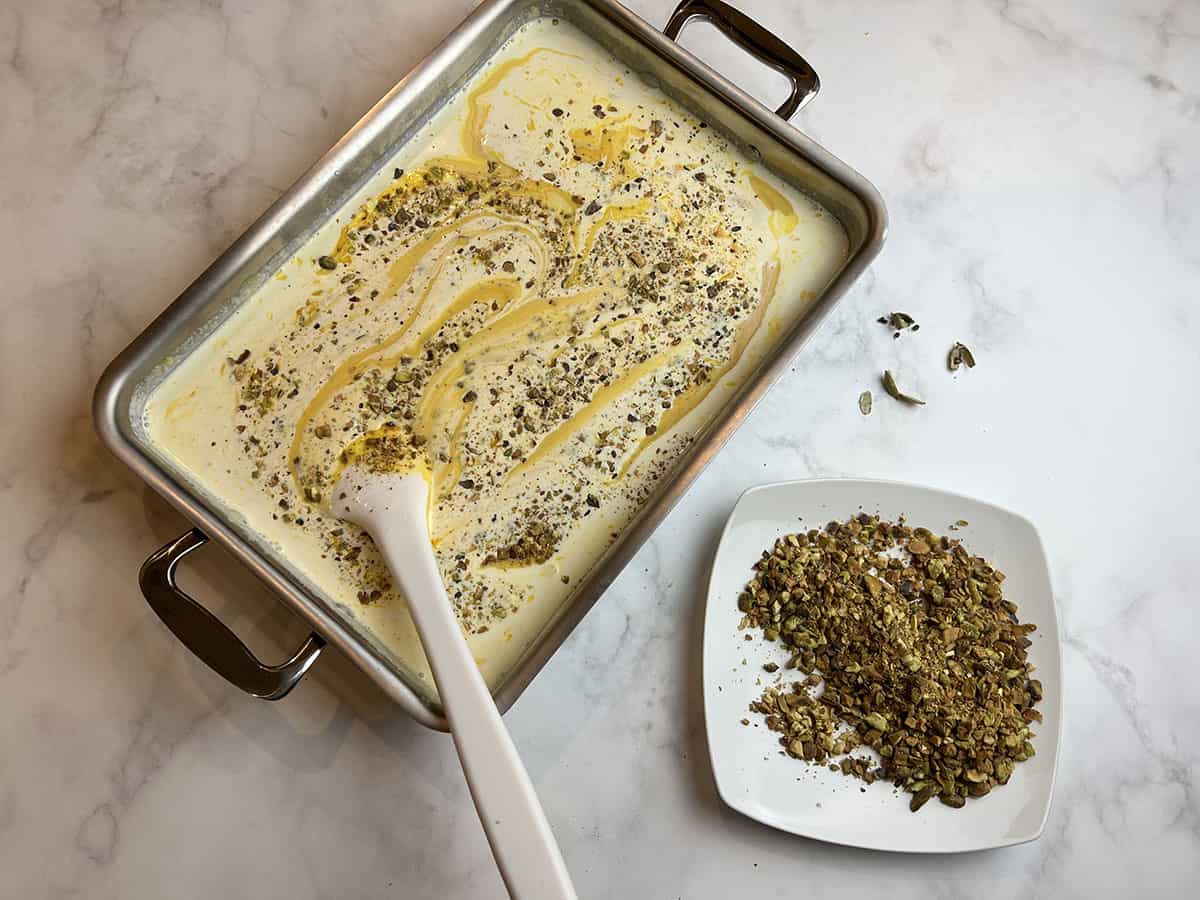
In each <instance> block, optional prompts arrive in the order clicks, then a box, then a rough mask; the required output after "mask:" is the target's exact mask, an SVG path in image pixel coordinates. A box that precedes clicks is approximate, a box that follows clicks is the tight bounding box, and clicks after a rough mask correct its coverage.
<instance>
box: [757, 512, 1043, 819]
mask: <svg viewBox="0 0 1200 900" xmlns="http://www.w3.org/2000/svg"><path fill="white" fill-rule="evenodd" d="M755 571H756V574H755V577H754V579H753V580H752V581H751V582H750V583H749V585H747V587H746V590H745V591H743V592H742V594H741V597H740V598H739V601H738V605H739V607H740V609H741V610H742V612H744V613H745V614H746V615H745V618H744V620H743V625H744V626H746V627H757V628H761V629H762V630H763V634H764V636H765V638H766V639H767V640H770V641H776V640H778V641H781V642H782V643H783V644H784V645H785V646H787V647H788V648H789V649H790V650H791V651H792V657H791V659H790V660H789V661H788V663H787V665H786V668H789V669H794V670H798V671H800V672H802V673H804V674H805V675H807V676H808V677H807V678H806V679H804V680H801V681H797V682H795V683H793V684H792V685H790V686H772V687H769V688H767V690H766V691H765V692H764V694H763V695H762V697H761V698H760V699H759V700H757V701H755V702H754V703H753V704H751V709H752V710H753V711H755V712H759V713H762V714H764V715H765V716H766V717H767V725H768V727H769V728H771V729H772V730H773V731H777V732H779V733H780V734H781V735H782V737H781V738H780V743H781V744H782V745H783V747H784V749H785V750H786V752H787V753H788V754H789V755H791V756H793V757H796V758H798V759H805V760H808V761H810V762H814V763H826V762H829V761H830V759H831V758H833V757H836V756H840V755H842V754H844V753H847V752H849V751H850V750H852V749H854V748H855V747H856V746H867V747H870V748H872V749H874V750H875V751H876V752H877V753H878V754H879V756H880V758H881V760H882V762H881V764H880V765H879V766H878V767H877V768H876V767H874V766H872V765H867V764H866V763H865V761H864V760H862V758H861V757H860V758H848V759H846V760H843V761H842V763H841V764H840V765H839V769H841V770H842V771H846V773H847V774H851V775H856V776H859V777H863V778H864V780H868V781H870V780H874V779H875V778H876V777H881V778H888V779H890V780H892V781H893V782H894V783H895V784H896V786H897V787H899V788H901V789H903V790H905V791H908V792H910V793H911V794H912V795H913V797H912V801H911V803H910V808H911V809H912V810H913V811H914V812H915V811H916V810H918V809H920V808H921V806H923V805H924V804H925V803H926V802H927V801H928V800H929V799H930V798H931V797H934V796H936V797H937V798H938V799H939V800H941V802H942V803H944V804H946V805H947V806H951V807H955V808H958V807H961V806H963V805H964V804H965V803H966V800H967V798H968V797H982V796H984V795H985V794H987V793H988V792H989V791H991V789H992V788H993V787H995V786H996V785H1002V784H1005V783H1006V782H1007V781H1008V779H1009V777H1010V776H1011V775H1012V772H1013V768H1014V767H1015V766H1016V764H1017V763H1018V762H1022V761H1024V760H1026V759H1029V758H1030V757H1031V756H1033V754H1034V750H1033V744H1032V743H1031V739H1032V737H1033V733H1032V731H1031V730H1030V725H1031V723H1033V722H1037V721H1041V714H1040V713H1039V712H1038V711H1037V710H1036V709H1034V705H1035V704H1036V703H1037V702H1038V701H1039V700H1040V699H1041V697H1042V686H1041V683H1040V682H1039V681H1037V679H1035V678H1032V677H1030V676H1031V673H1032V671H1033V666H1032V665H1031V664H1030V663H1029V662H1028V659H1027V653H1028V648H1029V646H1030V641H1029V637H1028V635H1029V633H1030V632H1032V631H1034V630H1035V629H1036V627H1037V626H1036V625H1033V624H1028V623H1026V624H1021V623H1020V622H1018V621H1017V615H1016V612H1017V607H1016V605H1015V604H1014V603H1012V602H1011V601H1008V600H1005V599H1004V598H1003V596H1002V592H1001V584H1002V582H1003V581H1004V575H1003V573H1001V572H999V571H997V570H996V568H995V567H994V566H992V565H990V564H989V563H988V562H987V561H986V560H984V559H982V558H981V557H977V556H971V555H970V553H968V552H967V550H966V548H965V547H963V545H962V543H961V542H960V541H958V540H954V539H951V538H948V537H939V536H937V535H934V534H933V533H931V532H930V531H929V530H928V529H925V528H910V527H908V526H907V525H905V524H904V523H903V521H901V522H900V523H898V524H893V523H889V522H883V521H880V520H879V519H878V518H877V517H874V516H868V515H860V516H857V517H855V518H853V519H851V520H849V521H847V522H831V523H830V524H829V525H828V526H826V527H825V529H824V530H812V531H809V532H807V533H806V534H792V535H788V536H786V537H784V538H780V540H779V541H778V542H777V543H776V544H775V547H774V549H773V550H771V551H764V552H763V555H762V558H761V559H760V560H759V561H758V563H757V564H756V565H755ZM847 762H848V763H849V765H848V766H847V765H846V763H847Z"/></svg>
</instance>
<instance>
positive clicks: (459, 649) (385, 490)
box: [332, 464, 575, 900]
mask: <svg viewBox="0 0 1200 900" xmlns="http://www.w3.org/2000/svg"><path fill="white" fill-rule="evenodd" d="M428 498H429V484H428V482H427V481H426V476H425V475H424V474H423V473H421V472H411V473H408V474H401V473H390V472H383V473H376V472H372V471H369V470H368V469H367V468H366V467H365V466H362V465H357V464H352V465H350V466H348V467H347V468H346V469H345V471H344V472H343V473H342V476H341V478H340V479H339V480H338V483H337V486H336V487H335V488H334V492H333V503H332V506H333V512H334V514H335V515H337V516H338V517H339V518H342V519H346V520H347V521H350V522H353V523H355V524H356V525H359V526H360V527H362V528H363V529H365V530H366V531H367V532H368V533H369V534H370V535H371V537H372V538H373V539H374V541H375V545H376V546H377V547H378V548H379V551H380V553H382V554H383V558H384V559H385V560H386V561H387V564H388V567H389V568H390V569H391V571H392V575H393V576H394V577H395V579H396V582H397V584H399V585H400V589H401V590H402V591H403V593H404V596H405V598H406V599H407V600H408V606H409V609H410V610H411V612H412V617H413V621H414V622H415V623H416V626H417V631H418V633H419V634H420V635H421V644H422V646H423V647H424V648H425V656H426V658H427V659H428V660H429V666H430V668H431V669H432V670H433V679H434V681H435V682H436V683H437V689H438V694H439V696H440V697H441V700H442V707H443V709H444V710H445V713H446V718H447V720H448V721H449V722H450V731H451V733H452V734H453V735H454V745H455V747H456V748H457V749H458V758H459V760H461V762H462V767H463V772H464V773H465V774H466V776H467V784H468V785H469V786H470V788H471V796H472V797H473V798H474V800H475V809H476V810H477V811H478V812H479V818H480V821H482V822H483V828H484V831H486V832H487V838H488V842H489V843H490V844H491V846H492V854H493V855H494V856H495V858H496V865H497V867H498V868H499V869H500V875H501V877H502V878H503V879H504V884H505V886H506V887H507V888H508V893H509V896H511V897H513V898H514V900H564V898H570V900H574V898H575V889H574V887H573V886H572V885H571V876H570V875H569V874H568V873H567V867H566V864H565V863H564V862H563V858H562V854H561V853H560V852H559V849H558V844H557V843H555V840H554V834H553V832H552V831H551V830H550V823H549V822H547V821H546V815H545V813H543V812H542V807H541V804H540V803H539V802H538V798H537V794H536V793H535V792H534V790H533V784H532V783H531V782H530V780H529V775H528V773H527V772H526V771H525V766H524V765H522V763H521V758H520V757H519V756H518V755H517V749H516V747H515V746H513V742H512V738H511V737H510V736H509V734H508V731H507V729H506V728H505V727H504V723H503V721H501V719H500V712H499V710H497V709H496V704H495V703H494V702H493V701H492V696H491V694H490V693H489V691H488V688H487V684H486V683H485V682H484V680H483V676H482V675H481V674H480V672H479V668H478V667H477V666H476V664H475V659H474V657H473V656H472V655H471V651H470V648H468V646H467V642H466V640H465V638H464V637H463V633H462V629H461V628H460V627H459V624H458V618H457V617H456V616H455V614H454V608H453V607H452V606H451V604H450V599H449V597H447V596H446V588H445V586H444V585H443V584H442V574H441V572H440V571H439V570H438V566H437V561H436V559H435V558H434V555H433V547H432V546H431V545H430V542H429V526H428Z"/></svg>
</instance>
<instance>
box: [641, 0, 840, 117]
mask: <svg viewBox="0 0 1200 900" xmlns="http://www.w3.org/2000/svg"><path fill="white" fill-rule="evenodd" d="M692 19H707V20H708V21H709V22H711V23H712V24H713V25H714V26H715V27H716V28H717V29H719V30H720V31H721V33H722V34H724V35H725V37H727V38H729V39H730V40H731V41H733V42H734V43H735V44H737V45H738V46H739V47H741V48H742V49H743V50H745V51H746V52H747V53H749V54H750V55H751V56H753V57H754V58H755V59H757V60H758V61H759V62H761V63H763V64H764V65H767V66H770V67H771V68H772V69H774V70H775V71H777V72H779V73H781V74H782V75H784V76H785V77H786V78H787V79H788V81H790V82H791V83H792V93H791V96H789V97H788V98H787V99H786V100H785V101H783V103H782V104H780V106H779V108H778V109H777V110H775V114H776V115H778V116H779V117H780V118H782V119H790V118H791V117H792V116H793V115H795V113H796V112H797V111H798V110H799V109H801V108H802V107H803V106H804V105H805V104H806V103H808V101H810V100H811V99H812V98H813V97H815V96H817V91H819V90H820V89H821V79H820V78H819V77H818V76H817V72H816V70H815V69H813V67H812V66H810V65H809V64H808V63H807V62H806V61H805V59H804V57H803V56H801V55H800V54H799V53H797V52H796V51H795V50H793V49H792V48H791V47H789V46H788V45H787V44H785V43H784V42H783V41H781V40H780V39H779V38H777V37H776V36H775V35H773V34H772V33H771V32H769V31H767V29H765V28H763V27H762V26H761V25H759V24H758V23H757V22H755V21H754V20H753V19H751V18H750V17H749V16H748V15H746V14H745V13H742V12H738V11H737V10H736V9H734V8H733V7H732V6H729V5H728V4H727V3H722V2H721V0H683V2H682V3H680V4H679V5H678V6H677V7H675V12H673V13H671V18H670V20H669V21H668V22H667V27H666V28H664V29H663V33H664V34H665V35H666V36H667V37H669V38H670V39H671V40H677V39H678V37H679V32H680V31H682V30H683V26H684V25H686V24H687V23H688V22H690V21H691V20H692Z"/></svg>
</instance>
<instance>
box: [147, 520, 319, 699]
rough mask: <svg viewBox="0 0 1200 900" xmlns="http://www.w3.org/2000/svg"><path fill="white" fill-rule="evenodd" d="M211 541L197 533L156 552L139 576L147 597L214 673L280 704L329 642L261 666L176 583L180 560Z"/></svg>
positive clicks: (315, 638) (311, 640)
mask: <svg viewBox="0 0 1200 900" xmlns="http://www.w3.org/2000/svg"><path fill="white" fill-rule="evenodd" d="M207 542H208V538H207V537H206V536H205V535H204V533H203V532H202V531H200V529H198V528H193V529H192V530H191V531H189V532H187V533H186V534H184V535H182V536H180V537H178V538H176V539H175V540H173V541H171V542H170V543H168V544H166V545H165V546H163V547H161V548H160V549H158V550H157V551H155V552H154V553H153V554H152V555H151V556H150V557H149V558H148V559H147V560H146V561H145V562H144V563H142V568H141V571H140V572H138V585H139V586H140V587H141V589H142V595H143V596H144V597H145V598H146V602H147V603H149V604H150V608H151V609H153V610H154V611H155V612H156V613H157V614H158V617H159V618H160V619H162V620H163V624H165V625H166V626H167V627H168V628H170V629H171V631H172V632H173V633H174V635H175V637H177V638H179V640H181V641H182V642H183V644H184V646H185V647H187V648H188V649H189V650H191V651H192V652H193V653H194V654H196V656H198V657H199V658H200V660H201V661H202V662H204V663H205V664H206V665H207V666H208V667H209V668H210V669H212V670H213V671H214V672H216V673H217V674H218V675H220V676H222V677H223V678H225V680H227V681H229V682H230V683H232V684H233V685H235V686H237V687H240V688H241V689H242V690H243V691H245V692H246V693H248V694H252V695H253V696H255V697H261V698H263V699H264V700H279V699H280V698H281V697H284V696H285V695H286V694H287V693H288V691H290V690H291V689H292V688H294V687H295V686H296V684H297V682H299V681H300V679H301V678H303V677H304V673H305V672H307V671H308V669H309V666H311V665H312V664H313V663H314V662H315V661H316V659H317V655H318V654H319V653H320V652H321V648H322V647H324V646H325V641H324V640H323V639H322V638H321V637H320V636H319V635H317V634H310V635H309V636H308V640H306V641H305V642H304V643H303V644H302V645H301V647H300V649H299V650H297V651H296V653H295V654H294V655H293V656H292V658H291V659H289V660H288V661H287V662H284V663H281V664H279V665H277V666H268V665H265V664H264V663H262V662H259V660H258V657H256V656H255V655H254V654H253V653H251V652H250V648H249V647H247V646H246V645H245V644H243V643H242V641H241V638H239V637H238V636H237V635H236V634H234V633H233V631H232V630H230V628H229V626H227V625H226V624H225V623H224V622H222V621H221V620H220V619H218V618H217V617H216V616H214V615H213V614H212V613H211V612H209V611H208V610H207V609H205V608H204V607H203V606H201V605H200V604H199V603H197V602H196V601H195V600H194V599H192V597H191V596H189V595H188V593H187V592H186V591H184V590H183V589H182V588H181V587H179V585H178V584H177V583H176V581H175V569H176V567H177V566H178V565H179V562H180V560H182V559H183V558H184V557H185V556H187V555H188V554H189V553H191V552H192V551H193V550H196V549H198V548H199V547H202V546H203V545H204V544H206V543H207Z"/></svg>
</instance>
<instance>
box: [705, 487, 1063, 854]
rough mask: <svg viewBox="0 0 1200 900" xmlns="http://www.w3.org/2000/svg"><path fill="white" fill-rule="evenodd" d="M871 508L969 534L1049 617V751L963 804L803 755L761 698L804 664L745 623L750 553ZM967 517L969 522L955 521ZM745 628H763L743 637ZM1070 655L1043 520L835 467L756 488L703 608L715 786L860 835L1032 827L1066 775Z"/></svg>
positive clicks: (1007, 834)
mask: <svg viewBox="0 0 1200 900" xmlns="http://www.w3.org/2000/svg"><path fill="white" fill-rule="evenodd" d="M859 512H867V513H871V514H876V515H879V516H881V517H882V518H884V519H889V520H892V521H895V520H896V519H898V518H899V517H900V516H903V517H904V518H905V519H906V521H907V522H908V524H909V525H911V526H913V527H916V526H924V527H926V528H928V529H929V530H930V531H932V532H934V533H935V534H948V535H950V536H952V537H957V538H961V539H962V541H963V543H964V544H965V545H966V547H967V549H968V550H970V551H971V552H972V553H974V554H976V555H979V556H983V557H985V558H986V559H987V560H988V561H989V562H991V563H993V564H994V565H995V566H996V567H997V568H998V569H1000V571H1002V572H1004V574H1005V575H1006V576H1007V577H1006V579H1005V582H1004V597H1005V599H1008V600H1012V601H1013V602H1014V603H1016V604H1017V607H1018V612H1017V615H1018V616H1019V618H1020V620H1021V621H1022V622H1035V623H1037V626H1038V629H1037V631H1035V632H1033V633H1032V634H1031V635H1030V640H1031V641H1032V642H1033V645H1032V646H1031V647H1030V648H1029V657H1030V660H1031V661H1032V662H1033V663H1034V664H1035V665H1036V666H1037V676H1038V678H1039V679H1040V680H1041V682H1042V690H1043V699H1042V702H1041V703H1039V704H1038V709H1039V710H1040V711H1041V713H1042V715H1043V717H1044V721H1043V723H1042V724H1041V725H1040V726H1035V733H1036V737H1035V738H1034V740H1033V745H1034V748H1035V749H1036V750H1037V754H1036V755H1035V756H1034V757H1033V758H1032V759H1030V760H1027V761H1025V762H1023V763H1019V764H1018V765H1017V767H1016V770H1015V771H1014V772H1013V775H1012V778H1011V779H1010V780H1009V782H1008V784H1007V785H1004V786H1002V787H998V788H996V789H994V790H993V791H992V792H991V793H990V794H989V795H988V796H986V797H982V798H980V799H978V800H969V801H968V802H967V804H966V806H965V807H963V808H962V809H951V808H950V807H948V806H944V805H943V804H941V803H938V802H936V800H935V801H933V802H930V803H927V804H926V805H925V806H924V807H923V808H922V809H921V810H920V811H918V812H916V813H912V812H909V809H908V800H909V796H908V795H907V794H903V793H899V792H898V789H897V788H895V787H894V786H893V785H892V784H891V782H890V781H877V782H875V783H874V784H872V785H869V786H868V785H864V784H863V783H862V782H861V781H859V780H858V779H856V778H850V777H847V776H844V775H841V774H839V773H837V772H831V771H829V769H828V767H827V766H825V767H822V766H817V765H812V764H809V763H806V762H803V761H801V760H797V759H792V758H791V757H789V756H786V755H784V754H783V753H782V749H781V747H780V746H779V741H778V739H779V735H778V734H776V733H774V732H771V731H768V730H767V727H766V725H765V724H764V722H763V717H762V716H761V715H759V714H757V713H752V712H750V711H749V704H750V702H751V701H752V700H755V699H757V698H758V697H759V696H760V695H761V693H762V690H763V688H764V687H765V686H766V685H768V684H770V683H772V682H774V681H775V680H776V679H777V678H779V677H780V676H781V675H782V676H784V677H785V680H789V679H790V678H794V677H795V673H794V672H787V671H786V670H784V669H782V668H781V669H780V670H779V672H778V673H776V674H774V675H769V674H768V673H767V672H765V671H764V670H763V665H764V664H765V663H768V662H771V661H774V662H777V663H779V664H780V665H781V666H782V664H783V662H784V661H785V660H786V659H787V657H788V654H787V653H786V652H785V651H784V650H783V648H782V645H781V644H779V643H778V642H776V643H775V644H768V643H766V642H764V641H763V640H762V639H761V632H759V631H757V630H754V631H739V630H738V623H739V622H740V621H741V619H742V613H741V612H740V611H739V610H738V607H737V600H738V595H739V593H740V592H741V591H742V589H743V588H744V587H745V585H746V583H747V582H748V581H749V580H750V577H751V575H752V574H753V573H752V566H753V565H754V563H755V561H756V560H757V559H758V558H759V556H760V555H761V554H762V551H763V550H766V549H769V548H771V547H772V546H773V545H774V543H775V540H776V538H779V537H780V536H782V535H785V534H790V533H794V532H797V531H807V530H808V529H810V528H821V527H824V525H825V524H826V523H828V522H830V521H833V520H842V521H844V520H845V519H847V518H849V517H850V516H852V515H855V514H857V513H859ZM960 519H966V520H967V521H968V522H969V523H970V524H969V525H967V526H965V527H963V528H961V529H959V530H958V531H953V532H952V531H950V530H949V526H950V525H951V524H952V523H954V522H957V521H958V520H960ZM747 634H754V640H753V641H747V640H745V636H746V635H747ZM1059 667H1060V666H1059V644H1058V619H1057V617H1056V616H1055V612H1054V595H1053V593H1052V591H1051V587H1050V573H1049V571H1048V570H1047V566H1046V554H1045V552H1044V551H1043V550H1042V544H1041V540H1040V539H1039V538H1038V534H1037V531H1036V530H1035V529H1034V527H1033V525H1032V524H1030V523H1029V522H1028V521H1027V520H1026V519H1024V518H1022V517H1021V516H1018V515H1016V514H1014V513H1011V512H1008V511H1006V510H1003V509H1000V508H999V507H996V506H992V505H991V504H988V503H983V502H981V501H979V500H972V499H971V498H969V497H962V496H959V495H957V494H950V493H946V492H945V491H939V490H934V489H932V488H925V487H917V486H915V485H908V484H900V483H896V482H888V481H868V480H858V479H825V480H816V481H791V482H783V483H780V484H768V485H763V486H762V487H757V488H752V489H750V490H748V491H747V492H746V493H744V494H743V495H742V496H741V498H740V499H739V500H738V502H737V504H736V505H735V506H734V508H733V513H732V514H731V515H730V517H729V522H728V523H727V524H726V526H725V531H724V533H723V534H722V535H721V543H720V545H719V546H718V548H717V556H716V559H715V560H714V561H713V569H712V575H711V577H710V579H709V585H708V605H707V608H706V611H705V617H704V717H705V724H706V728H707V731H708V748H709V755H710V757H711V758H712V766H713V773H714V774H715V776H716V781H717V791H718V792H719V793H720V795H721V799H722V800H724V801H725V803H726V804H728V805H729V806H730V807H732V808H733V809H736V810H737V811H738V812H740V813H743V814H745V815H747V816H749V817H750V818H752V819H757V820H758V821H760V822H764V823H766V824H767V825H772V826H774V827H775V828H779V829H782V830H783V831H790V832H791V833H793V834H798V835H803V836H804V837H810V838H816V839H818V840H822V841H830V842H832V843H836V844H846V845H848V846H853V847H866V848H869V849H873V850H898V851H907V852H916V853H955V852H962V851H967V850H983V849H986V848H989V847H1003V846H1006V845H1009V844H1019V843H1022V842H1024V841H1031V840H1033V839H1034V838H1036V837H1038V835H1040V834H1041V833H1042V828H1043V827H1044V826H1045V823H1046V815H1047V813H1048V812H1049V811H1050V795H1051V793H1052V791H1053V787H1054V770H1055V765H1056V763H1057V760H1058V744H1059V730H1060V724H1061V721H1062V678H1061V675H1060V671H1059ZM742 719H749V720H750V722H751V724H750V725H749V726H746V725H743V724H742ZM863 788H865V791H864V790H863Z"/></svg>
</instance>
